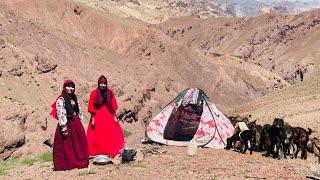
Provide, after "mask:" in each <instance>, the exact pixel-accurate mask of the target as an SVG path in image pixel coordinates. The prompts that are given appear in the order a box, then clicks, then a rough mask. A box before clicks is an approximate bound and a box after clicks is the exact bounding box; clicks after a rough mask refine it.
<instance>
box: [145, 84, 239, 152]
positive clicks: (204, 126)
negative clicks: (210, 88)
mask: <svg viewBox="0 0 320 180" xmlns="http://www.w3.org/2000/svg"><path fill="white" fill-rule="evenodd" d="M190 105H191V106H193V107H195V106H196V107H200V109H201V111H200V113H198V115H199V116H198V117H197V115H195V116H194V114H195V113H197V112H192V113H193V114H192V113H191V114H192V115H191V116H190V112H188V113H185V112H186V111H185V110H181V109H184V107H188V106H190ZM189 109H190V108H189ZM191 109H192V108H191ZM179 112H182V113H180V114H179V115H177V113H179ZM181 114H182V115H181ZM186 114H188V115H189V116H190V117H196V118H185V115H186ZM181 118H182V119H184V121H182V123H181V122H180V120H181ZM186 121H194V122H195V123H190V122H187V123H189V124H194V125H195V126H196V128H194V127H195V126H194V127H191V126H190V127H191V128H190V129H191V130H190V132H191V131H193V132H191V133H193V134H192V136H191V138H185V139H183V138H180V137H181V133H179V132H178V131H186V129H188V128H185V129H183V128H184V127H181V126H184V125H183V124H185V122H186ZM181 124H182V125H181ZM170 126H175V127H170ZM192 129H194V130H192ZM170 130H171V131H172V132H173V133H172V132H171V133H168V132H169V131H170ZM233 130H234V128H233V126H232V124H231V122H230V120H229V119H228V118H227V117H226V116H225V115H223V114H222V113H221V112H220V111H219V110H218V109H217V108H216V106H215V105H214V104H213V103H210V102H209V100H208V97H207V95H206V94H205V93H204V91H203V90H201V89H197V88H188V89H186V90H184V91H182V92H181V93H179V94H178V95H177V97H176V98H175V99H173V100H172V101H171V102H170V103H169V104H168V105H167V106H165V107H164V108H163V109H162V110H161V111H160V112H159V113H158V114H157V115H156V116H154V117H153V118H152V119H151V120H150V122H149V123H148V126H147V128H146V135H147V136H148V138H149V139H150V140H152V141H154V142H158V143H161V144H166V145H173V146H187V145H188V144H189V142H190V141H195V142H196V143H197V145H198V146H202V147H209V148H215V149H222V148H224V146H225V143H226V139H227V138H228V137H230V136H232V135H233ZM190 132H187V133H189V134H188V135H190ZM168 134H169V135H168ZM176 134H179V135H180V137H179V138H177V137H174V135H176ZM168 137H169V138H168Z"/></svg>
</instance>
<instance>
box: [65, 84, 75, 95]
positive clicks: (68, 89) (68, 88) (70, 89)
mask: <svg viewBox="0 0 320 180" xmlns="http://www.w3.org/2000/svg"><path fill="white" fill-rule="evenodd" d="M66 92H67V94H73V93H74V87H72V86H67V87H66Z"/></svg>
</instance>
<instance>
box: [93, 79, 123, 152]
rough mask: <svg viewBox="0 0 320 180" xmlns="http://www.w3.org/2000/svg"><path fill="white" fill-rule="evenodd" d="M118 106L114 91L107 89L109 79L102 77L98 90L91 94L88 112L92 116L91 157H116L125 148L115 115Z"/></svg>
mask: <svg viewBox="0 0 320 180" xmlns="http://www.w3.org/2000/svg"><path fill="white" fill-rule="evenodd" d="M117 108H118V105H117V100H116V97H115V96H114V94H113V92H112V90H110V89H109V88H108V87H107V78H106V77H105V76H103V75H102V76H100V78H99V80H98V88H96V89H94V90H93V91H92V92H91V93H90V99H89V104H88V111H89V113H90V114H91V118H90V122H89V124H88V131H87V138H88V147H89V155H90V156H95V155H108V156H112V157H115V156H116V155H118V154H120V151H121V149H123V148H124V145H125V142H124V136H123V131H122V128H121V126H120V124H119V123H118V122H117V121H116V118H115V115H116V111H117Z"/></svg>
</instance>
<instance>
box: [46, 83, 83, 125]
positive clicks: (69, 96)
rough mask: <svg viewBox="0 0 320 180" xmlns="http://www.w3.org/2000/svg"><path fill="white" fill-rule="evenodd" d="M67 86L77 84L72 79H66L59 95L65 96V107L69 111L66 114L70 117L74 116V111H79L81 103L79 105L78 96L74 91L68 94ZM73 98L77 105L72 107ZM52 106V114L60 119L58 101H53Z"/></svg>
mask: <svg viewBox="0 0 320 180" xmlns="http://www.w3.org/2000/svg"><path fill="white" fill-rule="evenodd" d="M66 87H73V88H75V84H74V82H73V81H72V80H65V81H64V83H63V90H62V92H61V95H60V96H59V97H58V98H60V97H63V99H64V101H65V109H66V112H67V114H66V115H67V118H69V117H72V116H73V114H74V112H76V113H77V114H78V113H79V105H78V99H77V96H76V95H75V94H74V93H72V94H68V93H67V89H66ZM58 98H57V99H58ZM71 100H73V101H74V102H75V103H76V105H75V107H72V104H71ZM51 108H52V111H51V113H50V115H51V116H53V117H54V118H55V119H58V116H57V108H56V101H54V102H53V103H52V105H51Z"/></svg>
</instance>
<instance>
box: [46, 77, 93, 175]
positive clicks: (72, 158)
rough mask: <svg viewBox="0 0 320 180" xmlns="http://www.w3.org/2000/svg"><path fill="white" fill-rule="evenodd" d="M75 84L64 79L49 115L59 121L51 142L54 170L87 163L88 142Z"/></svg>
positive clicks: (82, 165)
mask: <svg viewBox="0 0 320 180" xmlns="http://www.w3.org/2000/svg"><path fill="white" fill-rule="evenodd" d="M74 92H75V84H74V82H73V81H71V80H66V81H65V82H64V84H63V90H62V93H61V95H60V96H59V97H58V98H57V100H56V101H55V102H54V103H53V104H52V112H51V115H52V116H53V117H54V118H56V119H57V120H58V121H59V123H58V126H57V129H56V133H55V136H54V143H53V165H54V170H55V171H61V170H70V169H74V168H86V167H88V164H89V154H88V143H87V139H86V134H85V131H84V128H83V126H82V123H81V121H80V120H81V118H80V117H81V115H82V113H81V110H80V105H79V101H78V99H77V96H76V95H75V94H74Z"/></svg>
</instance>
